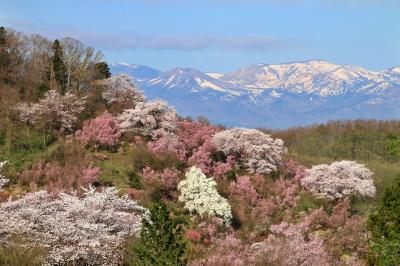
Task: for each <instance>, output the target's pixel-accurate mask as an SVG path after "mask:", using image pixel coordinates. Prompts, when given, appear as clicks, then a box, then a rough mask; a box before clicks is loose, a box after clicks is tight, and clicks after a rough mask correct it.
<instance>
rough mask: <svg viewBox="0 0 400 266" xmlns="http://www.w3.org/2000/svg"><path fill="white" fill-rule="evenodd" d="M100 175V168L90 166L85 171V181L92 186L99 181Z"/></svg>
mask: <svg viewBox="0 0 400 266" xmlns="http://www.w3.org/2000/svg"><path fill="white" fill-rule="evenodd" d="M100 174H101V170H100V168H98V167H92V166H90V167H88V168H86V169H84V170H83V179H85V180H86V181H87V182H88V183H89V184H90V183H93V182H95V181H98V180H99V176H100Z"/></svg>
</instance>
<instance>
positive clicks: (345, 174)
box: [301, 161, 375, 199]
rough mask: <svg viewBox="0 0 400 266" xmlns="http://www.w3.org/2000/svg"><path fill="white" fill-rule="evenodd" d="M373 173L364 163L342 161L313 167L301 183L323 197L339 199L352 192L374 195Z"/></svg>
mask: <svg viewBox="0 0 400 266" xmlns="http://www.w3.org/2000/svg"><path fill="white" fill-rule="evenodd" d="M372 175H373V173H372V172H371V171H370V170H368V169H367V168H366V167H365V166H364V165H362V164H358V163H356V162H352V161H341V162H334V163H332V164H330V165H328V164H321V165H317V166H314V167H312V168H311V169H310V170H308V173H307V174H306V176H305V177H304V178H303V179H302V180H301V184H302V186H304V187H305V188H307V189H308V190H310V192H312V193H313V194H315V195H316V196H318V197H322V198H329V199H339V198H342V197H344V196H348V195H350V194H354V195H357V196H363V197H373V196H374V195H375V186H374V182H373V179H372Z"/></svg>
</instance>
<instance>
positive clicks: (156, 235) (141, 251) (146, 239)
mask: <svg viewBox="0 0 400 266" xmlns="http://www.w3.org/2000/svg"><path fill="white" fill-rule="evenodd" d="M150 220H151V221H147V220H144V221H143V227H142V231H141V234H140V239H139V240H138V242H137V243H136V244H135V245H134V246H133V261H132V262H130V263H128V265H140V266H150V265H151V266H161V265H171V266H172V265H174V266H175V265H178V266H179V265H186V264H187V258H186V239H185V236H184V228H183V224H184V223H183V222H182V220H181V219H179V218H176V217H171V214H170V212H169V211H168V209H167V207H166V206H165V204H163V203H160V204H159V205H157V206H155V207H153V208H152V209H151V214H150Z"/></svg>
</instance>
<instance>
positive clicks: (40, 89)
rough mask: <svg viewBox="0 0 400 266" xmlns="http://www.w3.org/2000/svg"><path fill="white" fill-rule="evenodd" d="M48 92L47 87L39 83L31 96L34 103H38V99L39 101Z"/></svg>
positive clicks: (48, 88)
mask: <svg viewBox="0 0 400 266" xmlns="http://www.w3.org/2000/svg"><path fill="white" fill-rule="evenodd" d="M49 90H50V87H49V85H47V84H46V83H41V84H40V85H39V86H37V88H36V89H35V90H34V95H33V99H34V100H35V101H38V100H39V99H41V98H42V97H43V95H44V94H45V93H46V92H47V91H49Z"/></svg>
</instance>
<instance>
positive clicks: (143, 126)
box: [118, 100, 178, 138]
mask: <svg viewBox="0 0 400 266" xmlns="http://www.w3.org/2000/svg"><path fill="white" fill-rule="evenodd" d="M118 121H119V123H120V128H121V130H122V131H133V132H135V133H137V134H141V135H144V136H151V137H153V138H154V137H156V136H157V135H159V134H158V133H157V132H158V131H159V130H164V131H167V132H173V131H175V130H176V129H177V128H178V115H177V114H176V111H175V109H174V108H172V107H171V106H169V105H168V104H167V103H166V102H164V101H161V100H156V101H152V102H140V103H138V104H137V105H136V106H135V108H133V109H127V110H124V112H123V113H122V114H121V115H119V116H118Z"/></svg>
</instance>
